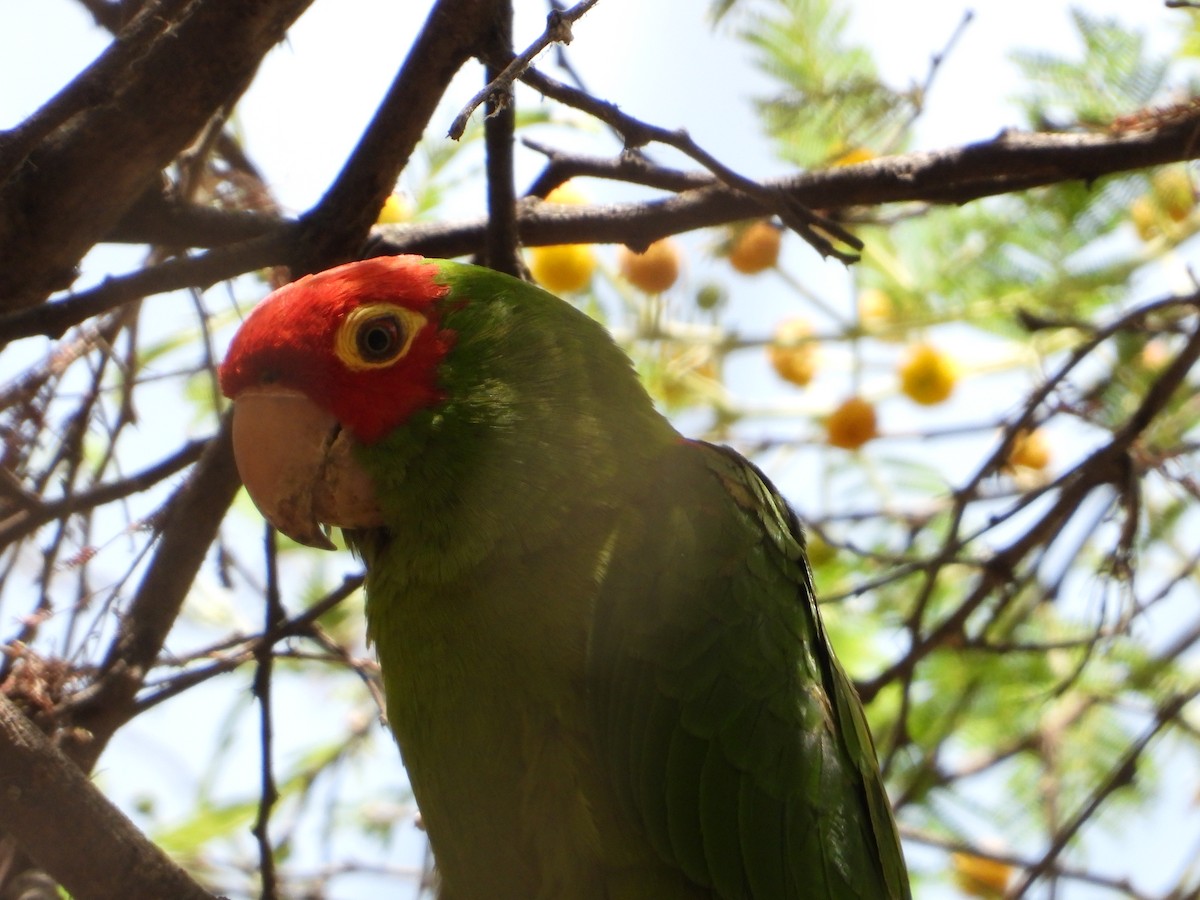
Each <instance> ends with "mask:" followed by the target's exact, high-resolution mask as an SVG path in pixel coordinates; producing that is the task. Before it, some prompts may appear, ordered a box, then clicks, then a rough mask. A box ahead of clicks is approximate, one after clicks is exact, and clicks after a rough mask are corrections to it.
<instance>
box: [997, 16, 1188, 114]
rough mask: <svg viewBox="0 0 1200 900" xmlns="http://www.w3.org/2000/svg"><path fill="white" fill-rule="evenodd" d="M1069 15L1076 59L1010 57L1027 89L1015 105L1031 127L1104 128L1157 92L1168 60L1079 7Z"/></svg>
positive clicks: (1119, 26)
mask: <svg viewBox="0 0 1200 900" xmlns="http://www.w3.org/2000/svg"><path fill="white" fill-rule="evenodd" d="M1071 16H1072V19H1073V20H1074V24H1075V28H1076V30H1077V31H1078V32H1079V38H1080V41H1081V43H1082V44H1083V54H1082V56H1080V57H1076V58H1069V57H1065V56H1059V55H1057V54H1050V53H1031V52H1028V51H1021V52H1017V53H1014V54H1013V61H1014V62H1015V63H1016V64H1017V66H1018V67H1019V68H1020V70H1021V74H1022V76H1023V77H1024V80H1025V82H1026V84H1027V85H1028V89H1027V92H1026V93H1023V94H1022V95H1021V96H1020V97H1019V102H1020V104H1021V107H1022V108H1023V109H1024V111H1025V115H1026V118H1027V121H1028V122H1029V123H1030V124H1031V125H1033V126H1035V127H1038V128H1046V127H1059V128H1065V127H1071V126H1074V125H1084V126H1097V127H1104V126H1106V125H1107V124H1108V123H1109V122H1111V121H1112V120H1113V119H1115V118H1117V117H1118V116H1121V115H1127V114H1129V113H1130V112H1132V111H1134V110H1137V109H1141V108H1142V107H1144V106H1146V105H1147V104H1149V103H1150V102H1151V101H1152V100H1153V99H1154V98H1155V96H1156V95H1158V94H1159V93H1160V92H1161V91H1162V89H1163V86H1164V84H1165V80H1166V77H1167V72H1168V69H1169V65H1170V62H1169V60H1164V59H1149V58H1147V47H1146V39H1145V36H1144V35H1142V34H1140V33H1139V32H1136V31H1130V30H1129V29H1128V28H1126V27H1125V26H1124V25H1123V24H1121V23H1120V22H1116V21H1113V20H1111V19H1101V18H1098V17H1095V16H1091V15H1089V14H1088V13H1087V12H1085V11H1084V10H1083V9H1078V8H1077V9H1075V10H1073V11H1072V13H1071Z"/></svg>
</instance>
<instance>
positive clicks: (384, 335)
mask: <svg viewBox="0 0 1200 900" xmlns="http://www.w3.org/2000/svg"><path fill="white" fill-rule="evenodd" d="M425 322H426V319H425V317H424V316H423V315H421V314H420V313H419V312H414V311H413V310H411V309H405V308H404V307H403V306H396V305H394V304H392V303H367V304H365V305H363V306H360V307H358V308H357V309H355V310H353V311H352V312H351V313H350V314H349V315H348V316H346V320H345V321H344V322H342V324H341V325H340V326H339V327H338V330H337V334H336V335H335V337H334V346H333V352H334V353H336V354H337V358H338V359H340V360H341V361H342V362H343V363H344V364H345V366H346V368H348V369H353V370H355V371H362V370H364V369H384V368H387V367H388V366H390V365H392V364H393V363H395V362H396V360H398V359H400V358H402V357H403V356H404V355H405V354H406V353H408V351H409V348H411V347H412V343H413V340H414V339H415V338H416V336H417V332H419V331H420V330H421V329H422V328H423V327H424V326H425Z"/></svg>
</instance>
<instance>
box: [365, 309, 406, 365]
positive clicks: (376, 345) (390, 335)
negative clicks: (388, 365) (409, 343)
mask: <svg viewBox="0 0 1200 900" xmlns="http://www.w3.org/2000/svg"><path fill="white" fill-rule="evenodd" d="M354 344H355V346H356V347H357V348H358V355H359V356H361V357H362V359H363V361H364V362H369V363H381V362H386V361H387V360H389V359H391V358H392V357H393V356H395V355H396V352H397V350H399V349H400V348H401V347H403V346H404V329H403V327H402V326H401V324H400V320H399V319H397V318H396V317H395V316H392V315H384V316H377V317H375V318H373V319H369V320H367V321H366V322H363V323H362V325H360V326H359V327H358V334H356V335H355V336H354Z"/></svg>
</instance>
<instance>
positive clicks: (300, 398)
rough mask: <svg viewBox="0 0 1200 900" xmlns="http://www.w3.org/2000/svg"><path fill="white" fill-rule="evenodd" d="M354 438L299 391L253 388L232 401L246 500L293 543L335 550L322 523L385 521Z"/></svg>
mask: <svg viewBox="0 0 1200 900" xmlns="http://www.w3.org/2000/svg"><path fill="white" fill-rule="evenodd" d="M353 449H354V439H353V438H352V437H351V436H350V435H349V434H348V433H347V432H346V431H344V430H343V429H342V428H341V426H340V425H339V424H338V422H337V420H336V419H335V418H334V417H333V416H331V415H329V413H327V412H325V411H324V410H322V409H320V408H319V407H318V406H316V405H315V404H314V403H313V402H312V401H311V400H309V399H308V398H307V397H306V396H304V394H301V393H300V392H299V391H293V390H290V389H287V388H279V387H273V386H264V387H258V388H250V389H249V390H246V391H243V392H242V393H241V394H240V395H238V397H237V399H236V400H234V403H233V455H234V459H235V460H236V462H237V469H238V474H239V475H241V477H242V483H243V484H245V485H246V490H247V491H248V492H249V493H250V499H251V500H253V501H254V505H255V506H257V507H258V509H259V511H260V512H261V513H262V514H263V516H264V518H266V520H267V521H268V522H270V523H271V524H272V525H274V526H275V527H276V528H278V529H279V530H280V531H282V532H283V533H284V534H286V535H287V536H288V537H290V538H291V539H292V540H294V541H297V542H299V543H301V544H306V545H308V546H309V547H318V548H320V549H322V550H332V549H334V545H333V543H332V542H331V541H330V540H329V536H328V535H327V534H326V533H325V531H324V530H323V529H322V528H321V525H322V524H324V525H333V526H337V527H338V528H371V527H375V526H378V525H382V524H383V512H382V510H381V509H380V507H379V503H378V501H377V499H376V496H375V486H374V484H373V483H372V482H371V479H370V477H369V476H368V475H367V473H366V471H365V470H364V469H363V468H362V466H361V465H359V463H358V461H357V460H356V459H355V458H354V454H353V452H352V451H353Z"/></svg>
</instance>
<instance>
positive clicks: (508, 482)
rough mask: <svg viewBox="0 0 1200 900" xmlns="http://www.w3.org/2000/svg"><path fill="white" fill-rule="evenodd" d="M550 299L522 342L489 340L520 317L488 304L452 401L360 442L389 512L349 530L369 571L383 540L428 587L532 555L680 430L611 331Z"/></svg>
mask: <svg viewBox="0 0 1200 900" xmlns="http://www.w3.org/2000/svg"><path fill="white" fill-rule="evenodd" d="M549 299H551V300H553V306H552V307H550V308H551V309H553V310H554V311H555V313H557V314H558V315H560V316H561V317H562V320H561V321H556V322H552V323H549V324H550V325H552V326H553V327H546V328H541V329H529V328H528V326H527V322H526V323H525V327H524V328H523V330H522V331H521V333H520V336H519V339H517V340H500V341H497V340H494V337H495V334H496V333H497V332H500V331H503V329H504V328H506V327H514V326H513V325H512V324H510V323H509V322H508V321H506V317H505V307H504V305H503V304H494V305H492V306H490V307H488V308H487V310H486V312H488V313H490V314H491V315H492V317H493V319H494V320H495V321H489V322H486V323H485V324H484V325H483V326H481V325H480V323H478V322H475V323H474V325H473V328H472V329H470V330H467V329H462V330H461V331H460V332H459V337H458V344H457V346H456V348H455V362H453V363H452V364H449V365H447V366H446V368H445V369H444V371H443V387H444V390H445V394H446V397H447V399H446V401H445V402H444V403H442V404H441V405H439V406H438V407H437V408H432V409H427V410H423V411H421V412H419V413H417V414H415V415H414V416H413V417H412V418H411V419H410V420H409V421H408V422H407V423H406V424H405V425H404V426H402V427H400V428H398V429H396V430H395V431H394V432H393V433H392V434H390V435H388V436H387V437H386V438H384V439H383V440H381V441H380V442H378V443H376V444H373V445H371V446H369V447H365V448H363V453H362V454H361V458H362V460H363V462H364V464H365V465H366V466H367V468H368V469H369V470H370V471H371V472H372V474H373V476H374V478H375V480H376V482H377V484H378V485H379V496H380V498H381V500H382V503H383V506H384V510H385V518H386V519H387V521H388V525H387V526H386V527H385V528H384V529H382V530H380V531H378V532H376V533H373V534H371V533H362V532H359V533H353V532H352V533H350V534H348V538H349V540H350V542H351V543H352V544H353V545H355V546H356V547H357V549H359V551H360V552H361V553H362V554H363V556H364V561H365V562H366V563H367V566H368V569H369V568H371V566H372V562H373V560H372V556H374V555H376V554H377V553H379V552H380V551H381V550H382V548H383V546H384V545H385V544H386V545H388V548H387V556H388V560H389V564H390V565H393V566H395V567H397V568H401V569H403V570H404V571H406V573H407V576H408V578H409V579H412V580H413V581H418V582H426V583H430V584H438V583H446V582H447V581H449V580H452V579H454V578H456V577H458V576H460V575H461V574H462V573H463V572H465V571H467V570H469V569H471V568H472V567H474V566H477V565H479V564H481V563H482V562H483V561H484V560H486V559H488V558H489V557H493V556H494V555H495V554H496V553H501V552H503V553H509V554H516V555H521V554H524V553H527V552H533V551H536V550H537V549H538V548H539V547H540V546H542V545H543V544H544V543H546V542H547V541H549V540H551V539H561V535H562V533H563V530H564V529H565V530H568V531H569V530H571V529H573V528H576V527H577V525H578V523H577V521H576V517H578V516H580V515H584V514H586V511H587V510H588V509H593V510H594V509H597V508H603V507H608V508H612V507H614V506H616V505H618V504H619V503H620V502H621V494H622V491H623V489H624V488H626V487H628V486H630V485H632V484H633V483H636V482H637V481H638V480H639V478H640V477H641V476H642V474H643V473H644V472H646V471H648V470H650V469H651V468H652V467H651V466H650V465H649V463H650V462H651V461H652V460H653V459H654V458H656V457H657V456H658V454H659V453H660V452H661V451H662V450H663V449H664V448H665V447H667V446H669V445H672V444H674V443H675V442H677V441H678V440H680V437H679V435H678V433H677V432H676V431H675V430H674V429H673V428H672V427H671V425H670V424H669V423H668V422H667V421H666V419H664V418H663V417H662V416H661V415H660V414H659V413H658V412H657V411H656V410H655V409H654V407H653V404H652V402H651V401H650V398H649V397H648V395H647V394H646V392H645V390H644V389H643V388H642V386H641V383H640V382H639V381H638V378H637V375H636V374H635V372H634V371H633V368H632V365H631V364H630V361H629V359H628V357H626V356H625V354H624V353H623V352H621V351H620V350H619V348H617V347H616V346H615V345H614V344H613V343H612V341H611V338H610V337H609V335H608V333H607V332H606V331H604V329H603V328H602V327H601V326H599V325H598V324H597V323H596V322H595V321H593V320H592V319H590V318H588V317H587V316H585V315H584V314H583V313H580V312H578V311H577V310H575V309H573V308H572V307H569V306H567V305H566V304H563V303H562V302H561V301H559V300H557V299H554V298H549ZM472 312H473V313H474V314H475V315H480V314H481V313H480V311H479V310H472ZM564 314H565V315H564ZM447 324H448V325H449V326H450V327H451V328H453V327H454V325H455V321H454V316H453V314H451V315H448V316H447ZM489 338H492V339H490V340H489ZM596 342H601V346H600V347H598V348H597V347H596V346H595V344H596ZM463 360H466V361H468V362H463Z"/></svg>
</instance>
